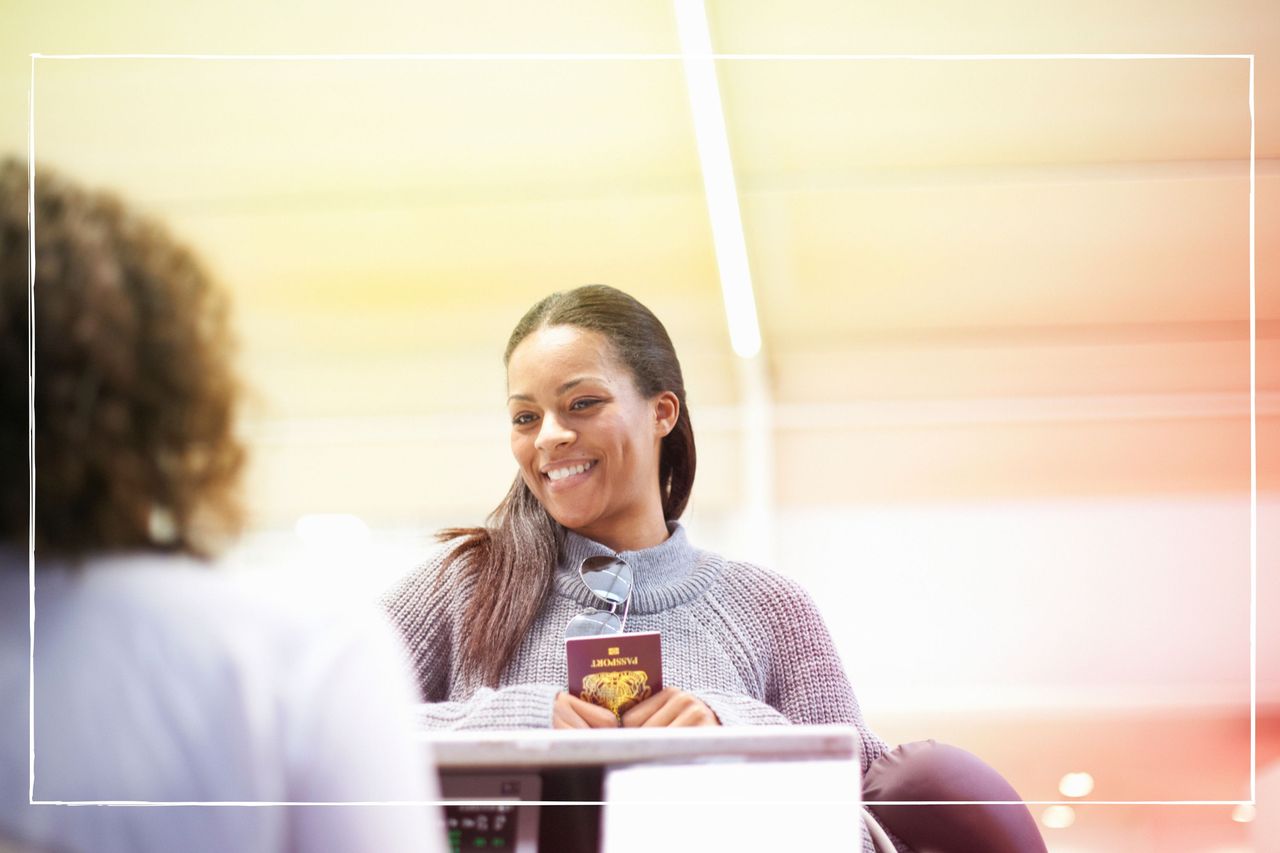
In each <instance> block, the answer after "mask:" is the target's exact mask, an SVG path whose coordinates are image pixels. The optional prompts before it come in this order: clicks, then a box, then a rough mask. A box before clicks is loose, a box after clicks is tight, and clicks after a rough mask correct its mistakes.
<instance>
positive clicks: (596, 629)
mask: <svg viewBox="0 0 1280 853" xmlns="http://www.w3.org/2000/svg"><path fill="white" fill-rule="evenodd" d="M621 632H622V620H621V619H619V618H618V616H617V614H615V613H610V612H609V611H607V610H588V611H587V612H586V613H580V614H578V615H577V616H575V617H573V618H572V619H571V620H569V625H568V627H566V628H565V629H564V637H565V639H566V640H568V639H572V638H573V637H598V636H600V635H601V634H619V633H621Z"/></svg>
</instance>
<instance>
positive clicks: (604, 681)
mask: <svg viewBox="0 0 1280 853" xmlns="http://www.w3.org/2000/svg"><path fill="white" fill-rule="evenodd" d="M564 649H565V655H566V657H567V658H568V660H569V692H570V693H571V694H573V695H574V696H577V697H578V698H579V699H584V700H586V701H587V702H594V703H595V704H597V705H599V706H600V707H602V708H608V709H609V710H610V711H612V712H613V713H614V715H615V716H617V717H621V716H622V715H623V714H624V713H626V711H627V709H629V708H630V707H631V706H632V705H635V704H636V703H637V702H641V701H643V700H645V699H648V698H649V697H650V696H652V695H653V694H655V693H657V692H658V691H659V690H661V689H662V635H661V634H659V633H658V632H657V631H645V632H643V633H636V634H609V635H607V636H603V637H575V638H574V639H572V640H565V641H564Z"/></svg>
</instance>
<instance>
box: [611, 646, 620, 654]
mask: <svg viewBox="0 0 1280 853" xmlns="http://www.w3.org/2000/svg"><path fill="white" fill-rule="evenodd" d="M609 654H611V655H619V654H622V651H621V650H620V649H619V648H618V647H617V646H610V647H609Z"/></svg>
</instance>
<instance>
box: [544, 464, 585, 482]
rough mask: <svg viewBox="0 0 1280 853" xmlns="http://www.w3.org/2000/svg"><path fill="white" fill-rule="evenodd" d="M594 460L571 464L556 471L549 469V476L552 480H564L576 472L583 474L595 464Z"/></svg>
mask: <svg viewBox="0 0 1280 853" xmlns="http://www.w3.org/2000/svg"><path fill="white" fill-rule="evenodd" d="M595 464H596V463H594V462H584V463H582V464H581V465H570V466H569V467H568V468H557V469H556V470H554V471H548V472H547V476H548V477H550V478H551V482H553V483H554V482H555V481H556V480H563V479H564V478H565V477H572V476H573V475H574V474H581V473H582V472H583V471H586V470H587V469H588V468H592V467H594V466H595Z"/></svg>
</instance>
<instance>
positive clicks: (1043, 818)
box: [1040, 806, 1076, 829]
mask: <svg viewBox="0 0 1280 853" xmlns="http://www.w3.org/2000/svg"><path fill="white" fill-rule="evenodd" d="M1040 822H1041V823H1042V824H1044V825H1045V826H1046V827H1047V828H1049V829H1066V828H1067V827H1068V826H1071V824H1073V823H1075V822H1076V810H1075V809H1073V808H1071V806H1049V807H1048V808H1047V809H1045V810H1044V811H1043V812H1041V814H1040Z"/></svg>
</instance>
